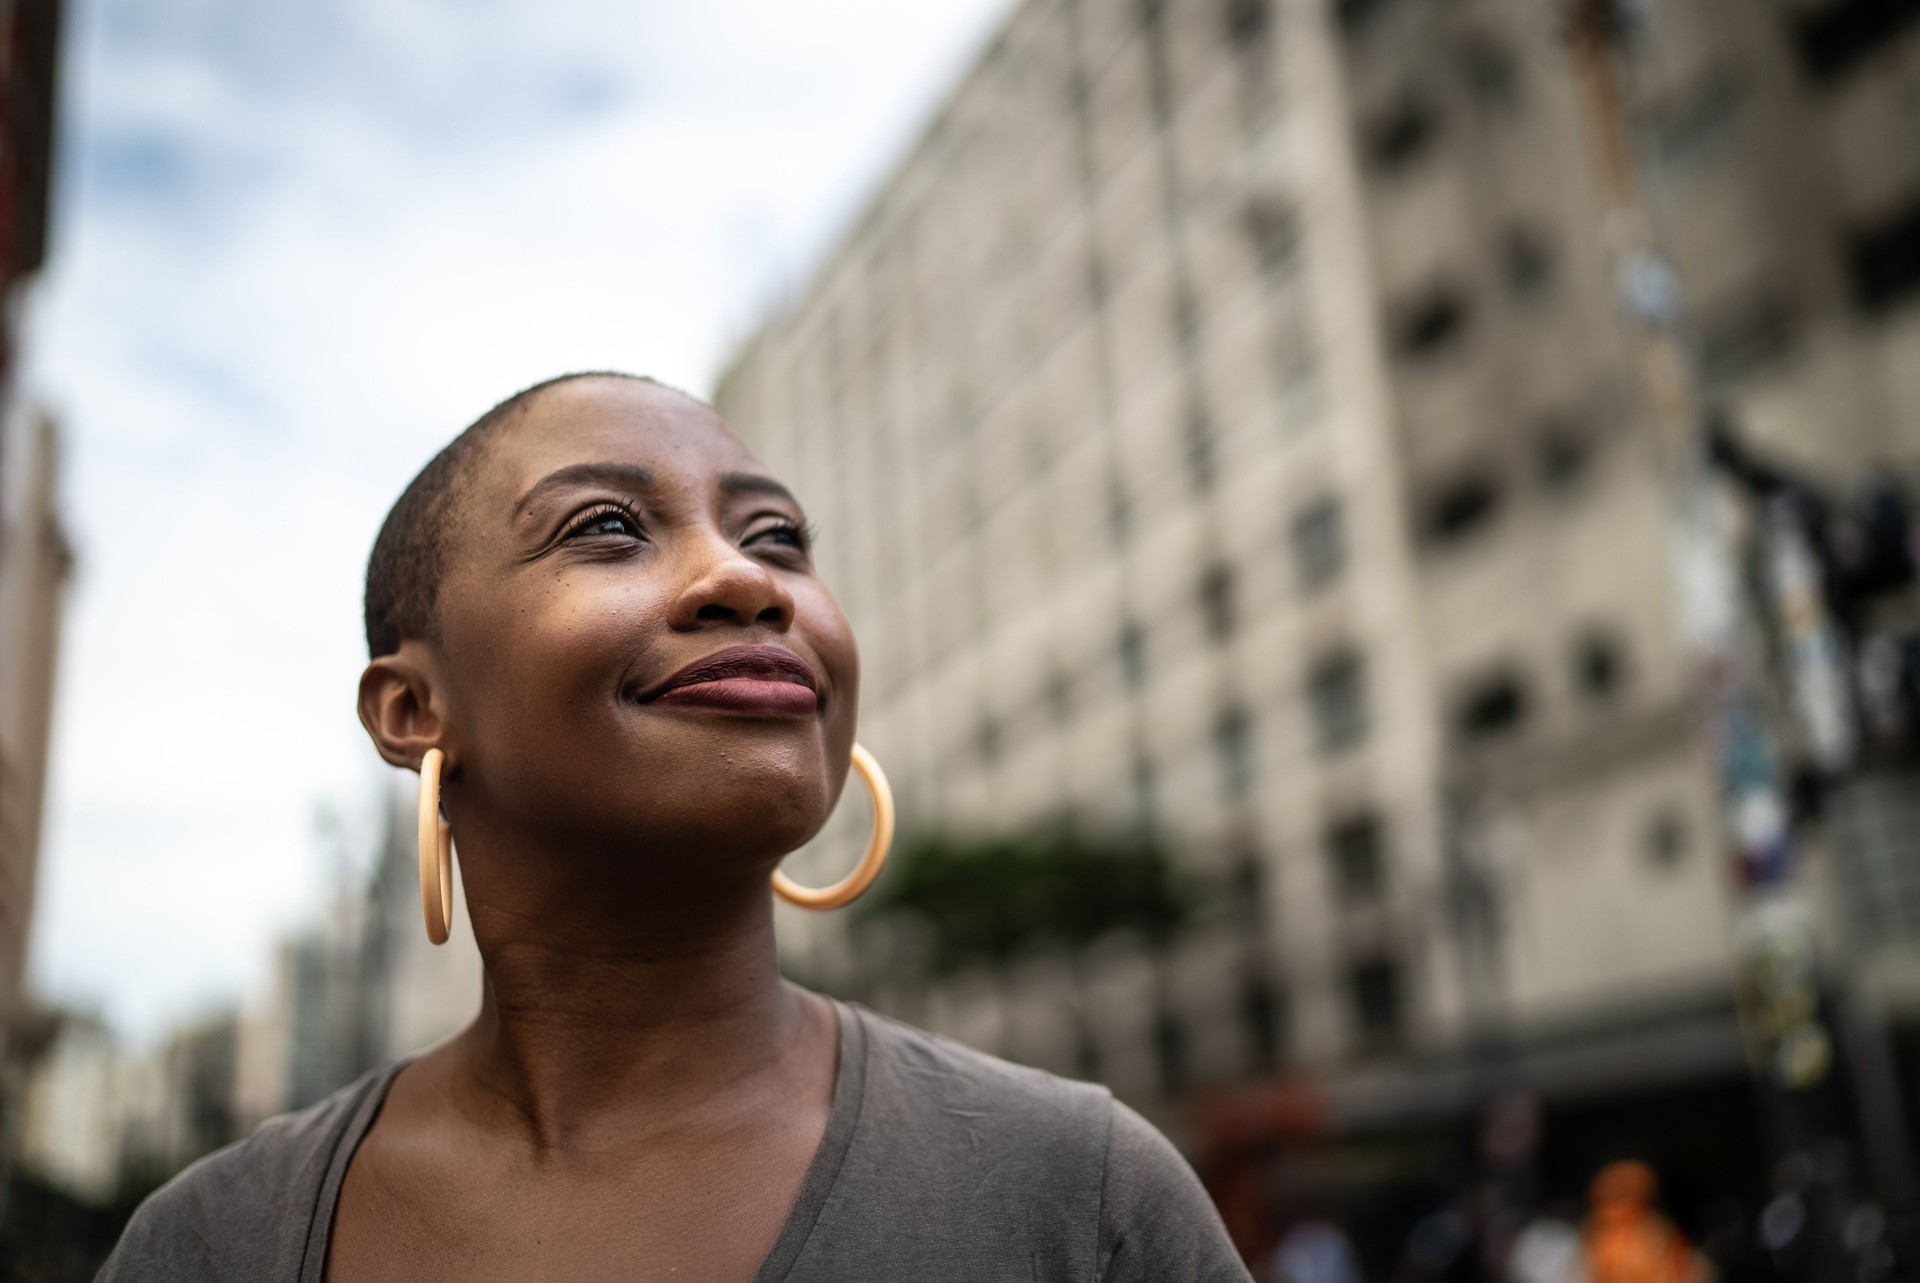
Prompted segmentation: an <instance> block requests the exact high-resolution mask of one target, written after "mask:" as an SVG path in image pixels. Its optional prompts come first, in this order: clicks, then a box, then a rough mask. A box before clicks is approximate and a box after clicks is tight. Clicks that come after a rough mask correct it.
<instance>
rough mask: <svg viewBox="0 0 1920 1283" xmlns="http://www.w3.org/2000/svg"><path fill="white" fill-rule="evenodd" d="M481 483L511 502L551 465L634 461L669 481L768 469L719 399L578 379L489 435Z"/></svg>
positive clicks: (486, 491) (490, 494) (630, 382)
mask: <svg viewBox="0 0 1920 1283" xmlns="http://www.w3.org/2000/svg"><path fill="white" fill-rule="evenodd" d="M484 456H485V457H484V458H483V460H482V461H481V463H480V466H479V467H478V468H477V469H476V476H475V478H474V480H475V483H476V484H475V489H476V490H478V491H479V492H480V494H481V495H482V496H484V497H486V498H499V497H505V498H506V499H507V501H508V502H512V501H513V499H516V498H518V497H519V496H520V495H521V494H522V493H524V492H525V491H526V489H527V488H528V487H529V486H531V485H533V484H534V483H535V482H537V481H539V480H540V479H541V478H542V477H544V476H546V475H547V474H548V473H551V472H553V471H554V470H556V469H559V468H565V467H569V466H571V465H574V464H583V463H619V464H633V465H637V466H640V467H644V468H647V469H649V470H651V471H652V472H653V474H654V476H655V477H656V479H657V481H658V482H659V483H660V484H662V485H665V486H692V487H699V488H704V485H705V484H710V483H712V482H714V481H716V480H717V479H718V478H719V477H720V476H722V475H723V474H726V473H730V472H765V471H766V469H765V468H763V467H762V466H761V464H760V462H759V460H757V459H755V458H754V456H753V452H752V451H751V450H749V449H747V447H746V444H745V443H744V442H742V441H741V440H740V438H739V437H738V436H736V435H735V434H734V431H733V429H732V428H730V427H728V426H727V424H726V421H725V420H723V419H722V418H721V417H720V416H719V415H718V414H716V413H715V412H714V411H713V409H712V407H710V406H708V405H705V404H704V403H702V402H700V401H697V400H695V399H694V398H693V397H690V396H687V395H686V394H684V393H681V392H675V391H673V390H672V389H670V388H663V387H660V386H658V385H657V384H652V383H646V382H642V381H640V380H638V379H612V378H589V379H576V380H574V381H572V382H569V383H563V384H560V385H558V386H556V387H552V388H549V389H547V390H546V391H544V392H542V393H539V394H538V395H536V396H535V397H534V398H533V400H532V401H531V402H530V403H528V404H527V405H526V406H524V407H523V408H522V410H521V411H520V413H519V414H518V415H516V416H515V417H514V418H513V419H512V420H511V421H510V422H509V423H507V424H505V425H504V427H503V429H502V430H501V431H499V432H498V433H496V434H495V435H494V439H493V440H492V441H490V442H488V443H487V445H486V448H485V450H484Z"/></svg>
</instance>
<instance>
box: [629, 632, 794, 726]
mask: <svg viewBox="0 0 1920 1283" xmlns="http://www.w3.org/2000/svg"><path fill="white" fill-rule="evenodd" d="M640 701H641V702H642V703H646V704H659V705H662V706H665V707H668V708H707V709H713V710H715V711H719V712H727V713H743V714H748V715H751V716H757V717H801V716H808V715H811V714H812V713H814V712H816V711H818V709H819V707H820V695H819V690H818V687H817V684H816V682H815V678H814V675H813V669H812V668H811V667H810V666H809V665H808V664H807V662H806V661H805V660H803V659H801V658H800V657H799V656H798V655H796V654H794V653H793V652H792V651H790V650H787V649H786V648H785V647H782V646H766V645H760V646H729V647H727V648H726V649H724V650H719V651H715V652H714V653H713V654H711V655H707V656H705V657H703V658H701V659H697V660H695V661H694V662H693V663H691V664H688V665H687V666H686V667H685V668H682V669H681V670H680V671H679V672H677V673H675V674H674V675H673V676H671V677H669V678H667V680H666V681H664V682H662V683H661V684H660V685H659V686H657V687H655V688H654V689H653V690H652V691H650V692H648V693H646V694H644V695H642V696H641V697H640Z"/></svg>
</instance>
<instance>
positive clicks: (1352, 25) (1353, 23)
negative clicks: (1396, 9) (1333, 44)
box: [1333, 0, 1393, 36]
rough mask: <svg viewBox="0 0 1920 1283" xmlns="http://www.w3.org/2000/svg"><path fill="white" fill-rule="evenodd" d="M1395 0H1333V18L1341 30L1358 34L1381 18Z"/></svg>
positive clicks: (1354, 34) (1352, 34)
mask: <svg viewBox="0 0 1920 1283" xmlns="http://www.w3.org/2000/svg"><path fill="white" fill-rule="evenodd" d="M1392 5H1393V0H1333V18H1334V21H1335V22H1337V23H1339V24H1340V30H1341V31H1343V32H1345V33H1346V34H1347V35H1349V36H1357V35H1359V34H1360V33H1361V32H1362V31H1364V30H1366V29H1367V28H1368V27H1370V26H1372V25H1373V24H1374V23H1375V22H1376V21H1378V20H1379V18H1380V15H1381V14H1383V13H1385V12H1386V11H1387V10H1388V9H1389V8H1391V7H1392Z"/></svg>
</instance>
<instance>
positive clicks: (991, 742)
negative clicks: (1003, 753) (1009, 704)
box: [973, 713, 1000, 766]
mask: <svg viewBox="0 0 1920 1283" xmlns="http://www.w3.org/2000/svg"><path fill="white" fill-rule="evenodd" d="M973 743H974V748H975V750H976V751H977V752H978V753H979V754H980V760H981V762H982V763H984V764H985V765H987V766H992V765H993V764H994V763H995V762H997V761H999V760H1000V720H999V719H998V718H996V717H995V716H994V715H993V714H991V713H982V714H980V721H979V723H978V724H977V725H976V726H975V727H974V730H973Z"/></svg>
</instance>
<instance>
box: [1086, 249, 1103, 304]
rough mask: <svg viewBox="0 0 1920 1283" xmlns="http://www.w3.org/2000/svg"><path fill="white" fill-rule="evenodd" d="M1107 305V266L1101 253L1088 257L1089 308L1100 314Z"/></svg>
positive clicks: (1096, 252)
mask: <svg viewBox="0 0 1920 1283" xmlns="http://www.w3.org/2000/svg"><path fill="white" fill-rule="evenodd" d="M1106 305H1107V264H1106V260H1105V259H1103V258H1101V257H1100V254H1099V251H1097V250H1096V251H1094V252H1093V253H1091V254H1088V255H1087V306H1088V307H1089V308H1091V309H1092V310H1093V311H1095V312H1098V311H1100V310H1101V309H1102V308H1104V307H1106Z"/></svg>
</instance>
